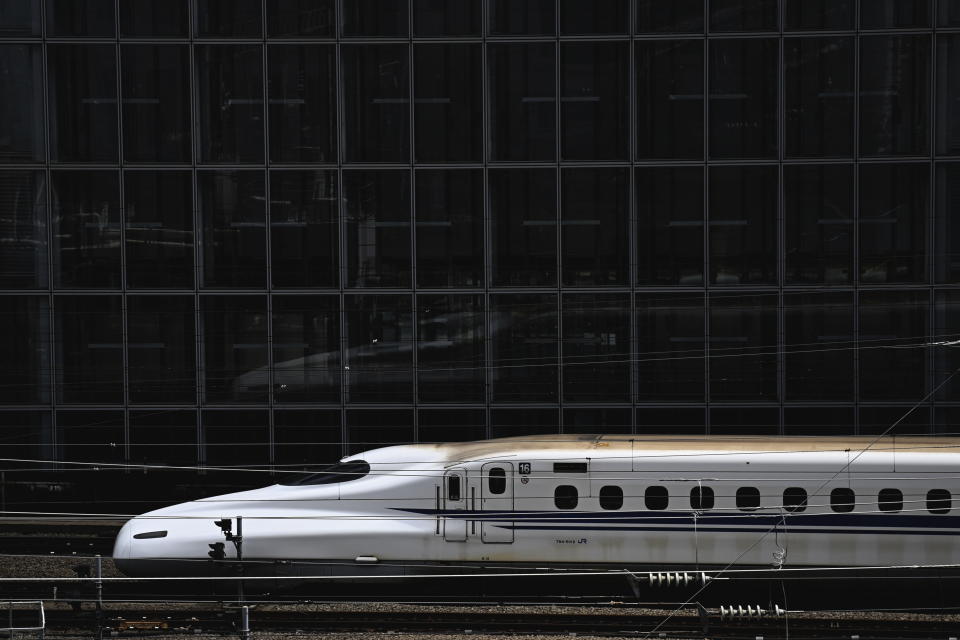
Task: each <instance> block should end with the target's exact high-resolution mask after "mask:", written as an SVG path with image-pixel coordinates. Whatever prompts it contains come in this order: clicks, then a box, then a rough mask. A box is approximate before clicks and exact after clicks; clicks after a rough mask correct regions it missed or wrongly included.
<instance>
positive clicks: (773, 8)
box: [709, 0, 778, 31]
mask: <svg viewBox="0 0 960 640" xmlns="http://www.w3.org/2000/svg"><path fill="white" fill-rule="evenodd" d="M709 4H710V31H776V30H777V29H778V23H777V0H709Z"/></svg>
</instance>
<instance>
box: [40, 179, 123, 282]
mask: <svg viewBox="0 0 960 640" xmlns="http://www.w3.org/2000/svg"><path fill="white" fill-rule="evenodd" d="M51 180H52V183H53V184H52V189H51V191H52V194H51V197H52V203H51V204H52V206H51V214H52V218H53V224H54V233H53V241H54V246H53V252H54V254H53V255H54V274H55V276H54V284H55V285H56V286H60V287H80V288H92V287H108V288H119V287H120V180H119V177H118V175H117V172H116V171H63V170H60V171H53V172H51Z"/></svg>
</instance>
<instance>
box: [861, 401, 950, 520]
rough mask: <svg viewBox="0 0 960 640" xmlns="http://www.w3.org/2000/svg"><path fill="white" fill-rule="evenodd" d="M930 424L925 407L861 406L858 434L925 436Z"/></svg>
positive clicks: (928, 412) (928, 414)
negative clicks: (912, 408)
mask: <svg viewBox="0 0 960 640" xmlns="http://www.w3.org/2000/svg"><path fill="white" fill-rule="evenodd" d="M908 413H909V415H907V414H908ZM931 422H932V421H931V419H930V410H929V408H928V407H926V406H921V407H917V408H915V409H914V410H913V411H911V407H910V406H899V407H897V406H893V407H891V406H886V407H864V406H861V407H860V425H859V426H860V428H859V430H858V433H859V434H860V435H864V436H865V435H880V434H881V433H882V434H885V435H894V436H925V435H928V434H929V433H930V430H931V429H930V427H931ZM891 427H892V428H891ZM921 504H923V503H921ZM914 508H916V507H914ZM921 508H922V507H921Z"/></svg>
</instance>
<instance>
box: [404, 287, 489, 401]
mask: <svg viewBox="0 0 960 640" xmlns="http://www.w3.org/2000/svg"><path fill="white" fill-rule="evenodd" d="M485 318H486V315H485V314H484V312H483V301H482V298H481V297H480V296H455V295H443V296H432V295H419V296H417V386H418V389H417V391H418V397H419V398H420V401H421V402H483V401H484V392H485V391H486V367H485V366H484V364H485V362H486V359H485V357H484V320H485Z"/></svg>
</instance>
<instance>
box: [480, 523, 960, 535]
mask: <svg viewBox="0 0 960 640" xmlns="http://www.w3.org/2000/svg"><path fill="white" fill-rule="evenodd" d="M496 526H497V527H499V528H501V529H515V530H531V531H647V532H656V531H666V532H678V531H682V532H687V533H693V531H694V529H693V527H692V526H690V527H564V526H537V525H506V524H498V525H496ZM780 529H781V530H782V531H785V532H787V533H790V534H798V533H859V534H867V535H887V534H894V535H899V536H909V535H913V536H955V535H960V531H939V530H936V531H934V530H917V529H906V530H904V529H879V528H871V529H866V530H865V529H823V528H817V529H813V528H809V527H805V528H794V527H789V526H787V527H780ZM770 530H771V529H770V527H738V528H736V529H733V528H721V527H701V526H697V529H696V531H697V533H767V532H769V531H770Z"/></svg>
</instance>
